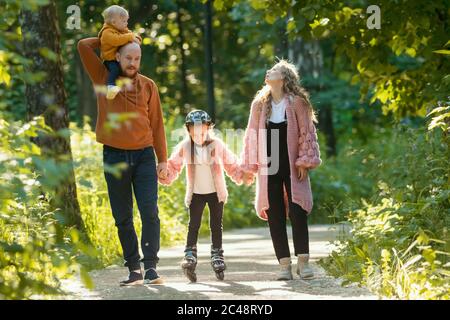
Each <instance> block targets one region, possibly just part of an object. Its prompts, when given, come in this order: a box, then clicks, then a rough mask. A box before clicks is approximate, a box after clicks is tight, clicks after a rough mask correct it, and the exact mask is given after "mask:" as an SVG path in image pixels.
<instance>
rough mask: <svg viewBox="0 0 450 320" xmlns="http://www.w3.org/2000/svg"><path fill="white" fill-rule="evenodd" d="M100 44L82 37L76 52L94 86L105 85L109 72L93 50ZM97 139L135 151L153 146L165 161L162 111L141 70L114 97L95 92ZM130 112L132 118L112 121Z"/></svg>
mask: <svg viewBox="0 0 450 320" xmlns="http://www.w3.org/2000/svg"><path fill="white" fill-rule="evenodd" d="M99 46H100V40H99V39H98V38H87V39H82V40H80V41H79V42H78V52H79V54H80V58H81V61H82V62H83V65H84V68H85V70H86V72H87V73H88V74H89V77H90V78H91V80H92V82H93V84H94V86H95V85H98V86H104V85H105V82H106V78H107V76H108V71H107V69H106V67H105V66H104V65H103V63H102V61H101V60H100V58H99V57H98V56H97V54H96V53H95V49H98V48H99ZM96 95H97V109H98V114H97V126H96V128H95V133H96V136H97V141H98V142H100V143H103V144H106V145H109V146H111V147H115V148H120V149H125V150H137V149H142V148H145V147H149V146H153V147H154V149H155V152H156V156H157V157H158V162H159V163H162V162H166V161H167V142H166V134H165V130H164V123H163V112H162V108H161V102H160V99H159V93H158V87H157V86H156V84H155V82H154V81H153V80H151V79H149V78H147V77H145V76H143V75H141V74H140V73H138V74H137V76H136V77H135V78H134V79H132V89H129V90H126V89H123V90H122V91H121V92H120V93H119V94H118V95H117V96H116V97H115V98H114V99H113V100H107V99H106V95H105V94H103V93H99V92H97V94H96ZM127 113H128V114H130V113H132V114H133V115H134V117H133V118H128V119H127V120H126V121H125V122H119V123H116V125H117V126H114V125H113V126H111V124H113V122H114V120H111V119H117V118H120V117H121V116H122V117H124V116H125V117H126V114H127ZM108 119H110V120H109V121H108Z"/></svg>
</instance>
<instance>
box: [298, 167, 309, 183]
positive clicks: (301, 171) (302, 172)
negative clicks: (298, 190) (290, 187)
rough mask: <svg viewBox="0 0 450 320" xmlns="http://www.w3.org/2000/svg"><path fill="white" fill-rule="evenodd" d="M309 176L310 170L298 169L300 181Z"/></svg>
mask: <svg viewBox="0 0 450 320" xmlns="http://www.w3.org/2000/svg"><path fill="white" fill-rule="evenodd" d="M307 176H308V169H306V168H303V167H297V177H298V179H299V180H300V181H302V180H303V179H305V178H306V177H307Z"/></svg>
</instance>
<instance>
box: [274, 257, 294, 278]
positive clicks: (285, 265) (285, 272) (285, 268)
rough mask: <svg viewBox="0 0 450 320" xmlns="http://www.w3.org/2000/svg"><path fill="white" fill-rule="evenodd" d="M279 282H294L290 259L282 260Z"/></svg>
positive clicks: (278, 276) (278, 275)
mask: <svg viewBox="0 0 450 320" xmlns="http://www.w3.org/2000/svg"><path fill="white" fill-rule="evenodd" d="M277 280H292V261H291V258H290V257H289V258H281V259H280V271H279V272H278V274H277Z"/></svg>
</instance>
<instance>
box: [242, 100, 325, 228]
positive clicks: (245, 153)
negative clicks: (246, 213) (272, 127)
mask: <svg viewBox="0 0 450 320" xmlns="http://www.w3.org/2000/svg"><path fill="white" fill-rule="evenodd" d="M266 111H267V105H266V104H264V103H262V102H261V101H255V100H254V101H253V102H252V105H251V112H250V118H249V121H248V125H247V128H246V130H245V135H244V148H243V150H242V155H241V162H242V163H241V168H242V169H243V170H244V171H245V172H251V173H253V174H255V175H256V199H255V203H254V205H255V209H256V212H257V214H258V216H259V217H260V218H261V219H263V220H267V212H266V210H267V209H269V199H268V195H267V181H268V178H267V173H265V170H266V169H267V167H268V165H267V164H268V161H267V133H266V118H267V116H266V114H267V113H266ZM286 117H287V146H288V153H289V164H290V172H291V190H292V201H293V202H294V203H297V204H299V205H300V206H301V207H302V208H303V209H304V210H306V212H307V213H308V214H310V213H311V210H312V207H313V198H312V191H311V185H310V180H309V175H307V177H306V178H305V179H303V180H302V181H300V180H299V179H298V176H297V167H304V168H307V169H313V168H315V167H317V166H319V165H320V164H321V163H322V160H321V159H320V150H319V144H318V143H317V133H316V128H315V126H314V123H313V121H312V119H311V116H310V115H309V113H308V106H307V104H306V102H305V101H304V100H303V99H302V98H300V97H298V96H291V95H290V96H288V101H287V106H286ZM284 198H285V202H286V210H288V208H289V206H288V205H287V192H286V188H285V189H284ZM286 214H287V212H286Z"/></svg>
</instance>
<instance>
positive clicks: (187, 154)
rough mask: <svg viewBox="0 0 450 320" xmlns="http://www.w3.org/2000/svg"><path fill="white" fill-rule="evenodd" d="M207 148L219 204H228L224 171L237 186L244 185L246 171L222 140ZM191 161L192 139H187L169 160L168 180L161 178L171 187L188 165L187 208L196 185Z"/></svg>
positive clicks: (217, 140) (162, 182) (215, 140)
mask: <svg viewBox="0 0 450 320" xmlns="http://www.w3.org/2000/svg"><path fill="white" fill-rule="evenodd" d="M206 148H208V154H210V155H211V162H210V164H211V166H210V167H211V173H212V177H213V180H214V186H215V188H216V192H217V198H218V199H219V202H224V203H226V202H227V198H228V190H227V186H226V182H225V176H224V173H223V172H224V170H225V172H226V174H227V175H228V176H229V177H230V178H231V180H233V182H235V183H236V184H242V178H243V172H244V171H243V170H242V169H241V167H240V165H239V161H238V159H237V157H236V156H235V155H234V154H233V153H232V152H231V151H230V150H229V149H228V147H227V146H226V145H225V143H224V142H223V141H221V140H220V139H218V138H213V139H212V142H211V143H210V144H209V145H208V146H207V147H206ZM191 159H192V158H191V139H190V138H187V139H184V140H183V141H181V142H180V143H179V144H178V145H177V146H176V147H175V149H174V152H173V153H172V155H171V156H170V157H169V160H167V171H168V175H167V178H166V179H161V178H159V182H160V183H161V184H164V185H169V184H171V183H172V182H173V181H174V180H175V179H177V178H178V176H179V174H180V173H181V171H182V170H183V167H184V166H185V165H186V170H187V171H186V173H187V174H186V182H187V189H186V195H185V200H184V202H185V205H186V206H187V207H189V205H190V204H191V200H192V194H193V190H194V183H195V181H194V178H195V164H194V163H193V162H192V160H191Z"/></svg>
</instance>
